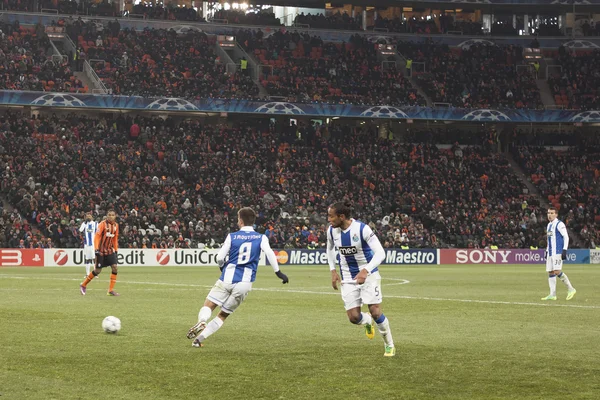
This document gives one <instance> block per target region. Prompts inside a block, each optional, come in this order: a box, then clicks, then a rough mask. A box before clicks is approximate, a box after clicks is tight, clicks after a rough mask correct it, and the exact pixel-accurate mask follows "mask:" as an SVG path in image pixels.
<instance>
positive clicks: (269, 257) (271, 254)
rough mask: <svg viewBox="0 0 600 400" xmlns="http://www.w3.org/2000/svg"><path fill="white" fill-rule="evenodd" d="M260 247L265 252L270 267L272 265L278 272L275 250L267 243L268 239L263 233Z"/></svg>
mask: <svg viewBox="0 0 600 400" xmlns="http://www.w3.org/2000/svg"><path fill="white" fill-rule="evenodd" d="M260 249H261V250H262V251H263V252H264V253H265V256H266V257H267V260H268V261H269V264H271V267H273V271H274V272H278V271H279V263H278V262H277V256H276V255H275V252H274V251H273V249H272V248H271V245H270V244H269V239H267V237H266V236H265V235H263V237H262V240H261V242H260Z"/></svg>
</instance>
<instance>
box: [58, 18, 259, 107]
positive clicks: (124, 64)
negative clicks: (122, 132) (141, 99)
mask: <svg viewBox="0 0 600 400" xmlns="http://www.w3.org/2000/svg"><path fill="white" fill-rule="evenodd" d="M66 26H67V28H66V29H67V31H68V32H69V35H70V36H72V37H73V38H76V41H77V43H78V45H79V48H80V54H81V53H83V54H85V57H86V58H87V59H89V60H91V65H92V66H93V67H94V69H95V71H96V73H97V74H98V76H99V77H100V78H101V79H102V81H103V82H104V84H105V85H106V86H107V87H108V88H109V89H110V90H111V91H112V93H113V94H122V95H133V96H145V97H181V98H186V99H196V98H239V99H255V98H258V93H259V89H258V87H257V86H256V85H255V84H254V82H253V81H252V78H251V77H250V76H249V75H248V74H244V73H242V72H241V71H240V70H239V69H238V70H237V71H236V72H231V73H227V72H226V65H225V63H224V62H221V61H220V59H219V57H218V56H217V55H216V54H215V50H214V44H215V38H214V37H209V36H207V35H206V34H204V33H202V32H188V33H187V34H183V35H178V34H177V33H176V32H175V31H174V30H168V31H167V30H164V29H156V30H155V29H153V30H145V31H142V32H137V31H134V30H131V29H120V26H119V25H118V21H116V22H114V23H113V24H112V25H111V26H110V27H107V29H102V30H98V28H97V26H96V24H95V23H93V22H87V23H85V22H83V21H81V20H77V21H70V22H69V23H67V24H66Z"/></svg>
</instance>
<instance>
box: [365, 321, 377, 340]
mask: <svg viewBox="0 0 600 400" xmlns="http://www.w3.org/2000/svg"><path fill="white" fill-rule="evenodd" d="M365 335H367V337H368V338H369V339H373V338H374V337H375V327H374V326H373V323H372V322H371V323H370V324H365Z"/></svg>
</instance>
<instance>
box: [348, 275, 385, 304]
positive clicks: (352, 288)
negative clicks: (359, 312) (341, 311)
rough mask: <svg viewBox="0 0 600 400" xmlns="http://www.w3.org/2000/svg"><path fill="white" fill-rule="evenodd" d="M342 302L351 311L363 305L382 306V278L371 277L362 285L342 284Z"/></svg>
mask: <svg viewBox="0 0 600 400" xmlns="http://www.w3.org/2000/svg"><path fill="white" fill-rule="evenodd" d="M342 300H344V308H345V309H346V310H351V309H353V308H356V307H360V306H362V305H363V304H381V301H382V300H383V295H382V293H381V277H380V276H374V275H369V276H367V279H366V280H365V283H363V284H362V285H357V284H355V283H342Z"/></svg>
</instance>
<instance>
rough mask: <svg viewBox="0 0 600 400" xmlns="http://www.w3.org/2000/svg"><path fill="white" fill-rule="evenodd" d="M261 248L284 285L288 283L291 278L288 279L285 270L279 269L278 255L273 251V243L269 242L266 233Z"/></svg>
mask: <svg viewBox="0 0 600 400" xmlns="http://www.w3.org/2000/svg"><path fill="white" fill-rule="evenodd" d="M260 249H261V250H262V251H264V252H265V256H266V257H267V260H268V261H269V264H270V265H271V267H272V268H273V271H274V272H275V275H277V277H278V278H279V279H281V282H282V283H283V284H284V285H285V284H286V283H288V282H289V281H290V280H289V279H288V277H287V275H286V274H284V273H283V272H281V271H280V270H279V263H278V262H277V256H276V255H275V252H274V251H273V249H272V248H271V245H270V244H269V239H267V237H266V236H264V235H263V237H262V240H261V242H260Z"/></svg>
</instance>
